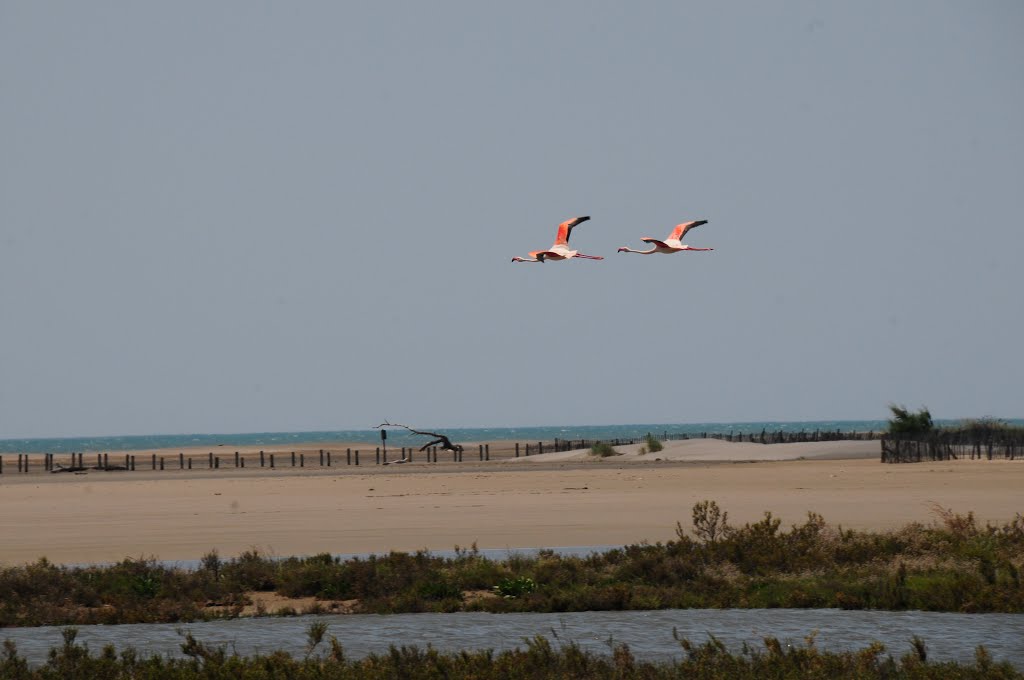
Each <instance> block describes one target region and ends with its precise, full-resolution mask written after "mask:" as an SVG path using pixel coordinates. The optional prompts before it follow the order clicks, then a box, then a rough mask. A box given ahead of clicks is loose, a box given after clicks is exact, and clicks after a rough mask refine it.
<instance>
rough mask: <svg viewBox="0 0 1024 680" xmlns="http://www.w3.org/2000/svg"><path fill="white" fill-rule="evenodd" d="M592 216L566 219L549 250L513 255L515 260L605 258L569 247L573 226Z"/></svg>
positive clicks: (541, 261)
mask: <svg viewBox="0 0 1024 680" xmlns="http://www.w3.org/2000/svg"><path fill="white" fill-rule="evenodd" d="M589 219H590V217H589V216H587V215H584V216H583V217H574V218H573V219H571V220H566V221H565V222H562V223H561V224H559V225H558V233H557V234H556V235H555V243H554V245H552V246H551V247H550V248H548V249H547V250H533V251H531V252H530V254H529V255H530V256H529V257H528V258H527V257H518V256H516V257H513V258H512V261H513V262H540V263H544V262H545V261H547V260H554V261H556V262H557V261H558V260H571V259H572V258H574V257H580V258H583V259H585V260H603V259H604V258H603V257H600V256H598V255H584V254H583V253H581V252H580V251H578V250H573V249H571V248H570V247H569V236H570V234H572V228H573V227H575V226H576V225H577V224H579V223H581V222H586V221H587V220H589Z"/></svg>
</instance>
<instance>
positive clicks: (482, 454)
mask: <svg viewBox="0 0 1024 680" xmlns="http://www.w3.org/2000/svg"><path fill="white" fill-rule="evenodd" d="M477 446H478V447H479V448H480V460H481V461H483V459H484V445H483V444H478V445H477Z"/></svg>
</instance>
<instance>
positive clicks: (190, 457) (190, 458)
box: [188, 456, 192, 470]
mask: <svg viewBox="0 0 1024 680" xmlns="http://www.w3.org/2000/svg"><path fill="white" fill-rule="evenodd" d="M188 469H189V470H191V469H192V456H189V457H188Z"/></svg>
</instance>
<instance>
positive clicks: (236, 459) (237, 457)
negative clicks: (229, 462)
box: [235, 451, 239, 467]
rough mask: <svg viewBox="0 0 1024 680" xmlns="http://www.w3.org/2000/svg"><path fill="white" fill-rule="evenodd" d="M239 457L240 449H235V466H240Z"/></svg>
mask: <svg viewBox="0 0 1024 680" xmlns="http://www.w3.org/2000/svg"><path fill="white" fill-rule="evenodd" d="M238 459H239V455H238V451H235V467H238Z"/></svg>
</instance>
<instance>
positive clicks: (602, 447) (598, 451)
mask: <svg viewBox="0 0 1024 680" xmlns="http://www.w3.org/2000/svg"><path fill="white" fill-rule="evenodd" d="M590 453H591V455H594V456H601V457H602V458H607V457H608V456H617V455H619V452H618V451H616V450H615V449H614V448H613V447H612V445H611V444H609V443H608V442H594V445H593V446H591V447H590Z"/></svg>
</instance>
